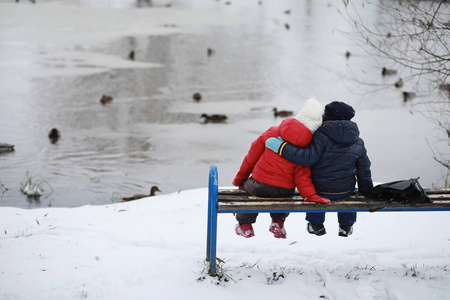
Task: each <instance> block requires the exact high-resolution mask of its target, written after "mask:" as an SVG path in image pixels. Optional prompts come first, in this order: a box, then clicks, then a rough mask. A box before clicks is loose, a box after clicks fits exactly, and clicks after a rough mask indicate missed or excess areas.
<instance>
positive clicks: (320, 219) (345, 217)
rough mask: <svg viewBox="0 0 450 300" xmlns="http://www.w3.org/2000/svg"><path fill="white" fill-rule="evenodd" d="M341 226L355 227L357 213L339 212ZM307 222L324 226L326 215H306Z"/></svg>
mask: <svg viewBox="0 0 450 300" xmlns="http://www.w3.org/2000/svg"><path fill="white" fill-rule="evenodd" d="M337 214H338V223H339V225H353V224H354V223H355V222H356V212H338V213H337ZM306 221H308V222H310V223H311V224H323V223H324V222H325V213H306Z"/></svg>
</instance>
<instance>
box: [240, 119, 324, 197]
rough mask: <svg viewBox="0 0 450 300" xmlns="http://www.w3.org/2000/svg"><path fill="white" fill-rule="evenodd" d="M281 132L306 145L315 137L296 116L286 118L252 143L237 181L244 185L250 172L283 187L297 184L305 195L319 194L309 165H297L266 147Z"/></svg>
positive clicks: (256, 177)
mask: <svg viewBox="0 0 450 300" xmlns="http://www.w3.org/2000/svg"><path fill="white" fill-rule="evenodd" d="M279 136H281V137H282V138H283V140H285V141H286V142H289V143H291V144H294V145H296V146H298V147H306V146H307V145H308V144H309V142H310V141H311V139H312V134H311V131H310V130H309V129H308V128H306V127H305V126H304V125H303V124H302V123H300V122H299V121H298V120H297V119H295V118H287V119H284V120H283V122H281V124H280V125H279V126H273V127H270V128H269V129H268V130H267V131H265V132H264V133H263V134H262V135H261V136H260V137H259V138H257V139H256V140H255V141H254V142H253V143H252V146H251V147H250V150H249V151H248V154H247V155H246V156H245V158H244V161H243V162H242V165H241V168H240V169H239V172H238V173H237V174H236V177H235V178H234V180H233V185H235V186H240V185H241V183H242V182H243V181H244V180H245V179H247V178H248V177H249V176H250V174H251V175H252V177H253V178H254V179H256V180H257V181H259V182H262V183H265V184H269V185H272V186H277V187H283V188H288V189H290V188H294V187H297V189H298V191H299V193H300V195H301V196H302V197H303V198H306V197H309V196H311V195H314V194H316V189H315V188H314V185H313V184H312V182H311V178H310V175H311V171H310V168H309V167H303V166H299V165H296V164H294V163H291V162H289V161H288V160H286V159H284V158H283V157H282V156H280V155H278V154H277V153H275V152H273V151H272V150H270V149H266V140H267V139H268V138H270V137H275V138H277V137H279Z"/></svg>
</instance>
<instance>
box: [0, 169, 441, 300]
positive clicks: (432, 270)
mask: <svg viewBox="0 0 450 300" xmlns="http://www.w3.org/2000/svg"><path fill="white" fill-rule="evenodd" d="M219 178H220V170H219ZM206 211H207V189H195V190H188V191H182V192H180V193H173V194H169V195H162V196H156V197H150V198H144V199H141V200H137V201H132V202H127V203H117V204H111V205H104V206H82V207H77V208H44V209H33V210H26V209H20V208H6V207H3V208H1V209H0V220H1V221H0V230H1V232H0V299H24V300H25V299H36V300H39V299H45V300H48V299H58V300H59V299H108V300H113V299H158V300H161V299H171V300H172V299H216V300H225V299H226V300H228V299H243V300H244V299H271V300H272V299H339V300H352V299H364V300H367V299H383V300H384V299H392V300H424V299H426V300H432V299H436V300H443V299H450V264H449V263H450V228H449V226H448V221H447V220H448V213H446V212H430V213H423V212H420V213H393V212H376V213H373V214H369V213H360V214H359V215H358V222H357V223H356V224H355V230H354V234H353V235H352V236H350V237H348V238H342V237H338V235H337V221H336V214H334V213H329V214H328V215H327V220H326V223H325V226H326V228H327V232H328V233H327V234H326V235H325V236H322V237H317V236H313V235H309V234H308V233H307V232H306V229H305V225H306V222H305V220H304V214H291V216H289V218H288V219H287V221H286V227H287V232H288V238H287V239H286V240H277V239H275V238H273V236H272V234H271V233H270V232H269V231H268V226H269V221H270V219H269V216H268V215H267V214H261V215H260V216H259V218H258V221H257V223H256V225H255V226H254V228H255V233H256V236H255V237H253V238H251V239H244V238H242V237H239V236H237V235H235V233H234V225H235V223H236V222H235V220H234V217H233V215H231V214H221V215H219V222H218V245H217V246H218V252H217V256H218V257H219V258H220V259H222V260H223V261H225V262H224V263H223V264H219V265H220V267H219V273H220V274H222V275H223V277H222V279H221V280H219V279H218V278H217V277H216V278H212V277H210V276H208V275H207V264H206V263H205V253H206ZM225 279H226V280H225Z"/></svg>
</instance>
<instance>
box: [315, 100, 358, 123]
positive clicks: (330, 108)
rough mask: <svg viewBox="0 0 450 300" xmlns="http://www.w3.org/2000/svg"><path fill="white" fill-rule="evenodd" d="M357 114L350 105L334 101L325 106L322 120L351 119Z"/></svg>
mask: <svg viewBox="0 0 450 300" xmlns="http://www.w3.org/2000/svg"><path fill="white" fill-rule="evenodd" d="M354 116H355V110H354V109H353V107H351V106H350V105H348V104H346V103H344V102H339V101H333V102H331V103H329V104H327V105H326V106H325V112H324V113H323V117H322V120H323V122H325V121H331V120H351V119H352V118H353V117H354Z"/></svg>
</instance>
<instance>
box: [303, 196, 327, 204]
mask: <svg viewBox="0 0 450 300" xmlns="http://www.w3.org/2000/svg"><path fill="white" fill-rule="evenodd" d="M305 200H306V201H308V202H315V203H323V204H328V203H330V200H328V199H327V198H323V197H320V196H319V195H317V194H314V195H311V196H309V197H306V199H305Z"/></svg>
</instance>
